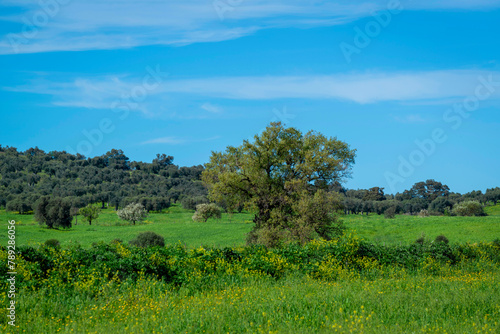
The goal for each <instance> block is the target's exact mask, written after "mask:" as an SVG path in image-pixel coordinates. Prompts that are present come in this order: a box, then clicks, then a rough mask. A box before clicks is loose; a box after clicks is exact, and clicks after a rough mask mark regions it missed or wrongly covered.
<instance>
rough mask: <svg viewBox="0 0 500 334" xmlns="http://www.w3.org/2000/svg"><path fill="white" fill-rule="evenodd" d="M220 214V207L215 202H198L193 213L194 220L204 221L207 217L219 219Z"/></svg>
mask: <svg viewBox="0 0 500 334" xmlns="http://www.w3.org/2000/svg"><path fill="white" fill-rule="evenodd" d="M221 216H222V209H221V208H220V207H218V206H217V204H215V203H210V204H198V205H197V206H196V212H195V213H194V215H193V220H194V221H195V222H206V221H207V220H208V219H209V218H216V219H220V218H221Z"/></svg>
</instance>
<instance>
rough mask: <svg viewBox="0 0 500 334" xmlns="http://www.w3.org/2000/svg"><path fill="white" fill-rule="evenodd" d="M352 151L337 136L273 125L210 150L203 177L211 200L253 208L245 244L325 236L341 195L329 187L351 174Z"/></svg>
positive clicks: (331, 226)
mask: <svg viewBox="0 0 500 334" xmlns="http://www.w3.org/2000/svg"><path fill="white" fill-rule="evenodd" d="M355 153H356V151H355V150H351V149H350V147H349V145H348V144H346V143H345V142H342V141H340V140H337V138H327V137H325V136H324V135H322V134H320V133H317V132H314V131H309V132H308V133H306V134H302V133H301V132H300V131H299V130H297V129H295V128H286V127H284V126H283V125H282V124H281V123H271V124H270V125H269V126H268V127H267V128H266V129H265V131H264V132H263V133H262V134H260V135H256V136H255V137H254V140H253V141H249V140H245V141H243V144H242V145H241V146H238V147H233V146H228V147H227V148H226V150H225V151H224V152H212V155H211V157H210V162H208V163H207V164H206V165H205V170H204V171H203V174H202V180H203V181H204V182H205V183H206V184H207V185H208V188H209V197H210V199H211V200H212V201H214V202H219V203H220V202H222V201H225V203H226V205H227V206H228V208H229V209H230V210H233V209H234V208H236V207H237V206H238V205H242V204H243V205H245V206H246V207H247V208H248V209H254V210H255V211H256V215H255V217H254V222H255V226H254V229H253V230H252V231H251V232H250V233H249V235H248V238H247V241H248V243H263V244H267V245H275V244H276V243H279V242H281V241H292V242H297V241H299V242H305V241H307V240H310V239H312V238H315V237H322V238H326V239H328V238H331V237H333V236H334V233H335V231H338V229H337V228H335V226H336V225H338V220H337V217H336V215H335V213H336V212H337V211H338V210H339V209H340V208H341V199H340V197H339V196H337V195H335V194H332V193H328V192H327V187H328V186H329V185H331V184H332V183H334V182H336V181H342V180H343V179H344V178H346V177H349V176H350V171H351V168H352V165H353V164H354V158H355ZM316 184H318V185H322V186H323V187H324V188H321V187H318V186H316ZM306 208H309V209H311V208H314V210H315V212H316V214H315V216H314V217H312V216H310V214H309V212H310V211H308V210H309V209H306Z"/></svg>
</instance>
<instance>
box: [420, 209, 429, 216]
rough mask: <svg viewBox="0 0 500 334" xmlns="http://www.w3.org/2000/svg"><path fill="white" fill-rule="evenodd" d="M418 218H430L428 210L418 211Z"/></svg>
mask: <svg viewBox="0 0 500 334" xmlns="http://www.w3.org/2000/svg"><path fill="white" fill-rule="evenodd" d="M418 216H419V217H429V216H430V214H429V210H426V209H422V210H420V212H419V213H418Z"/></svg>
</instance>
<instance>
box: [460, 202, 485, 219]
mask: <svg viewBox="0 0 500 334" xmlns="http://www.w3.org/2000/svg"><path fill="white" fill-rule="evenodd" d="M452 212H453V213H454V214H455V215H457V216H486V213H485V212H484V209H483V206H482V205H481V203H479V202H478V201H465V202H462V203H458V204H456V205H455V206H454V207H453V211H452Z"/></svg>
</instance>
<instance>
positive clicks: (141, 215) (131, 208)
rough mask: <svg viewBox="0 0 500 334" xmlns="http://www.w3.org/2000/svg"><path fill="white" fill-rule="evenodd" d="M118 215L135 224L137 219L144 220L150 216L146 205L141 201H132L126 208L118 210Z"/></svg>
mask: <svg viewBox="0 0 500 334" xmlns="http://www.w3.org/2000/svg"><path fill="white" fill-rule="evenodd" d="M116 214H117V215H118V217H120V218H121V219H123V220H126V221H129V222H131V223H132V224H134V225H135V222H137V221H143V220H144V219H146V217H147V216H148V213H147V211H146V209H145V208H144V206H143V205H142V204H140V203H131V204H129V205H127V206H126V207H125V208H123V209H121V210H118V211H116Z"/></svg>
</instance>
